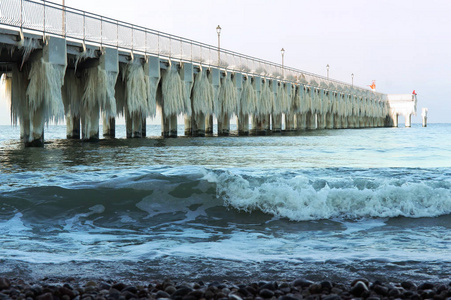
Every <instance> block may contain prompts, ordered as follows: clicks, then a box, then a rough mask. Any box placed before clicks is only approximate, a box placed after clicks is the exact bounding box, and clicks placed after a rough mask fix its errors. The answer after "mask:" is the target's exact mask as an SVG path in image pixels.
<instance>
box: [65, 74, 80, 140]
mask: <svg viewBox="0 0 451 300" xmlns="http://www.w3.org/2000/svg"><path fill="white" fill-rule="evenodd" d="M82 95H83V84H82V80H81V78H79V77H78V76H77V75H76V73H75V71H72V70H67V72H66V76H64V85H63V104H64V113H65V117H66V126H67V128H66V130H67V137H68V138H73V137H76V138H80V113H81V109H80V99H81V98H82ZM76 122H78V124H75V123H76ZM74 130H75V131H78V132H76V133H74Z"/></svg>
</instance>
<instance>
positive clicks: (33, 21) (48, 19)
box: [0, 0, 369, 93]
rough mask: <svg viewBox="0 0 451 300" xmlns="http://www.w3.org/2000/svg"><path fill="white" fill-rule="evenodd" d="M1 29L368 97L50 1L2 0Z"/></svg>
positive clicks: (336, 83)
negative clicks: (113, 48) (26, 32)
mask: <svg viewBox="0 0 451 300" xmlns="http://www.w3.org/2000/svg"><path fill="white" fill-rule="evenodd" d="M0 23H1V25H3V26H5V25H6V26H12V27H15V28H20V29H21V30H28V31H32V32H37V33H40V34H43V35H56V36H61V37H65V38H67V39H68V40H76V41H83V42H84V43H86V44H94V45H99V46H108V47H115V48H118V49H120V50H124V51H131V52H134V53H137V54H143V55H154V56H159V57H163V58H167V59H170V60H180V61H189V62H193V63H197V64H201V65H203V66H211V67H219V68H221V69H226V70H231V71H238V72H242V73H248V74H251V75H257V76H262V77H268V78H276V79H279V80H286V81H292V82H303V83H304V84H306V85H313V86H317V85H319V84H320V83H322V82H324V83H325V84H327V85H328V86H329V89H331V90H343V89H353V90H354V91H361V92H365V93H366V92H368V91H369V90H368V89H364V88H361V87H357V86H354V85H352V86H351V85H350V84H349V83H345V82H342V81H338V80H334V79H329V78H326V77H324V76H320V75H317V74H313V73H310V72H306V71H302V70H299V69H295V68H290V67H286V66H282V65H281V64H277V63H273V62H270V61H266V60H262V59H258V58H255V57H252V56H248V55H244V54H240V53H237V52H233V51H229V50H226V49H218V47H215V46H211V45H207V44H204V43H200V42H197V41H193V40H190V39H186V38H182V37H179V36H176V35H171V34H167V33H163V32H160V31H156V30H152V29H148V28H145V27H142V26H137V25H133V24H130V23H126V22H122V21H119V20H114V19H111V18H107V17H104V16H100V15H97V14H93V13H89V12H86V11H82V10H79V9H75V8H71V7H67V6H64V7H63V6H62V5H60V4H57V3H53V2H49V1H32V0H1V1H0Z"/></svg>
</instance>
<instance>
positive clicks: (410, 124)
mask: <svg viewBox="0 0 451 300" xmlns="http://www.w3.org/2000/svg"><path fill="white" fill-rule="evenodd" d="M405 126H406V127H411V126H412V115H411V114H408V115H406V122H405Z"/></svg>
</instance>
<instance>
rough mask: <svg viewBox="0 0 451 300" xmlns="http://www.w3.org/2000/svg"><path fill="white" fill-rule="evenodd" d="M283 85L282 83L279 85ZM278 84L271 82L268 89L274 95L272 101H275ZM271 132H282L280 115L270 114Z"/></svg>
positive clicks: (274, 81)
mask: <svg viewBox="0 0 451 300" xmlns="http://www.w3.org/2000/svg"><path fill="white" fill-rule="evenodd" d="M280 84H283V83H280ZM278 85H279V82H278V81H277V80H271V85H270V89H271V92H273V93H274V101H277V90H278ZM272 131H273V132H275V133H279V132H281V131H282V114H280V113H273V114H272Z"/></svg>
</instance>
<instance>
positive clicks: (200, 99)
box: [193, 67, 214, 115]
mask: <svg viewBox="0 0 451 300" xmlns="http://www.w3.org/2000/svg"><path fill="white" fill-rule="evenodd" d="M213 101H214V89H213V86H212V85H211V84H210V82H209V81H208V78H207V72H204V71H203V70H202V67H200V70H199V73H197V74H196V78H195V80H194V86H193V113H194V114H196V115H197V114H201V113H203V114H205V115H207V114H211V113H213Z"/></svg>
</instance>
